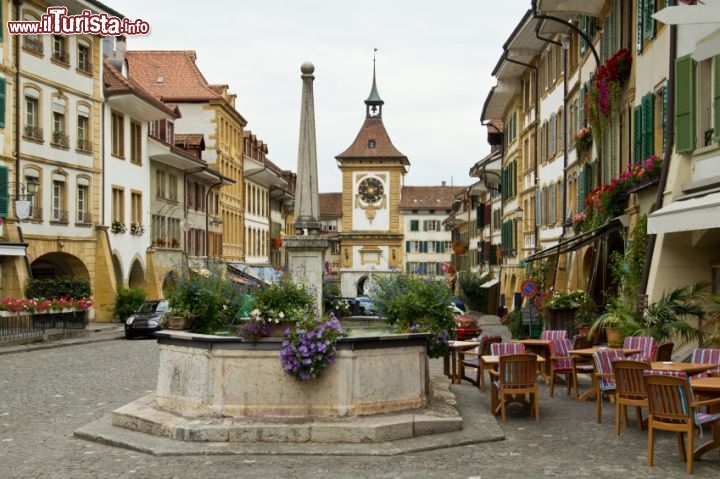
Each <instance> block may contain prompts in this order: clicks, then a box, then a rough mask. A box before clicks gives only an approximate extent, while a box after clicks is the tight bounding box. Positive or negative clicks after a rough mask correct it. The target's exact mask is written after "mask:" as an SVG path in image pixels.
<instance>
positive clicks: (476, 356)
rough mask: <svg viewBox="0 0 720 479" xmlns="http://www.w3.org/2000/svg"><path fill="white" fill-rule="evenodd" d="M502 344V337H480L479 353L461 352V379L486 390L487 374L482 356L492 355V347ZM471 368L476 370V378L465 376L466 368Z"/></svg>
mask: <svg viewBox="0 0 720 479" xmlns="http://www.w3.org/2000/svg"><path fill="white" fill-rule="evenodd" d="M499 342H502V337H501V336H490V335H487V336H485V335H482V336H480V345H479V346H478V348H477V351H461V352H460V377H461V378H462V379H464V380H466V381H468V382H470V383H472V384H473V385H475V386H477V387H479V388H481V389H485V374H484V370H483V365H482V364H480V362H481V359H480V357H481V356H486V355H488V354H490V345H491V344H494V343H499ZM466 367H470V368H474V369H475V377H474V378H472V377H470V376H466V375H465V368H466Z"/></svg>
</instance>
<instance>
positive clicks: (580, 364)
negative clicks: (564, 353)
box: [570, 334, 595, 399]
mask: <svg viewBox="0 0 720 479" xmlns="http://www.w3.org/2000/svg"><path fill="white" fill-rule="evenodd" d="M591 347H592V340H590V339H588V337H587V336H585V335H584V334H576V335H575V336H573V344H572V348H573V349H586V348H591ZM570 359H571V362H572V369H573V372H572V376H573V378H572V381H573V394H574V396H575V399H577V398H579V397H580V393H579V391H578V389H579V386H578V374H587V375H589V376H592V374H593V372H594V371H595V368H594V367H593V360H592V358H591V357H582V356H575V355H572V356H570Z"/></svg>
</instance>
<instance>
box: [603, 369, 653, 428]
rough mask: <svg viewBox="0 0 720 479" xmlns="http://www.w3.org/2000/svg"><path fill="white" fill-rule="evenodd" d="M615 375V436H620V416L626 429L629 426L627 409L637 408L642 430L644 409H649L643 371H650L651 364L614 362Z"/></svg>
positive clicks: (638, 422) (639, 424) (636, 411)
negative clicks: (630, 407)
mask: <svg viewBox="0 0 720 479" xmlns="http://www.w3.org/2000/svg"><path fill="white" fill-rule="evenodd" d="M612 367H613V371H614V373H615V435H616V436H619V435H620V416H621V415H622V418H623V422H624V424H625V427H627V425H628V416H627V408H628V406H635V417H636V418H637V425H638V429H640V430H642V427H643V418H642V408H643V407H648V399H647V392H645V382H644V380H643V371H645V370H648V369H650V363H648V362H645V361H633V360H632V359H621V360H618V361H613V363H612Z"/></svg>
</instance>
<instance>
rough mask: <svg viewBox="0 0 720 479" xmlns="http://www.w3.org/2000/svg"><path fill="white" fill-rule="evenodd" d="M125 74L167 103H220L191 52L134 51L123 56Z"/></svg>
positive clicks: (218, 96) (219, 95)
mask: <svg viewBox="0 0 720 479" xmlns="http://www.w3.org/2000/svg"><path fill="white" fill-rule="evenodd" d="M125 59H126V61H127V64H128V74H129V76H130V77H131V78H133V79H135V80H136V81H137V82H138V83H140V84H141V85H142V86H143V87H144V88H145V89H146V90H148V91H149V92H150V93H151V94H152V95H154V96H155V97H157V98H160V99H161V100H163V101H166V102H178V103H180V102H191V101H208V100H220V99H222V95H221V94H219V93H217V92H216V91H214V89H213V88H211V87H210V85H208V82H207V80H206V79H205V77H204V76H203V74H202V72H200V69H199V68H198V67H197V65H196V64H195V60H196V59H197V55H196V54H195V52H194V51H193V50H133V51H128V52H127V53H126V56H125Z"/></svg>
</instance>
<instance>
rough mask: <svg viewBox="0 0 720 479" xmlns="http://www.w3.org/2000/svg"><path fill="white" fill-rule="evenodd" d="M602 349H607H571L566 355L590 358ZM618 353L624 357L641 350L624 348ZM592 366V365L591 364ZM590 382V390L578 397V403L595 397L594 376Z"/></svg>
mask: <svg viewBox="0 0 720 479" xmlns="http://www.w3.org/2000/svg"><path fill="white" fill-rule="evenodd" d="M604 349H607V348H606V347H604V346H593V347H592V348H583V349H571V350H570V351H568V353H569V354H570V355H571V356H573V355H575V356H580V357H583V358H591V357H592V355H593V354H595V353H596V352H598V351H602V350H604ZM618 351H622V352H623V354H625V356H631V355H633V354H637V353H639V352H642V349H637V348H627V349H625V348H623V349H618ZM593 365H594V363H593ZM592 380H593V387H591V388H590V389H588V390H587V391H585V392H584V393H582V394H581V395H580V397H578V401H587V400H588V399H590V398H592V397H595V374H593V377H592Z"/></svg>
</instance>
